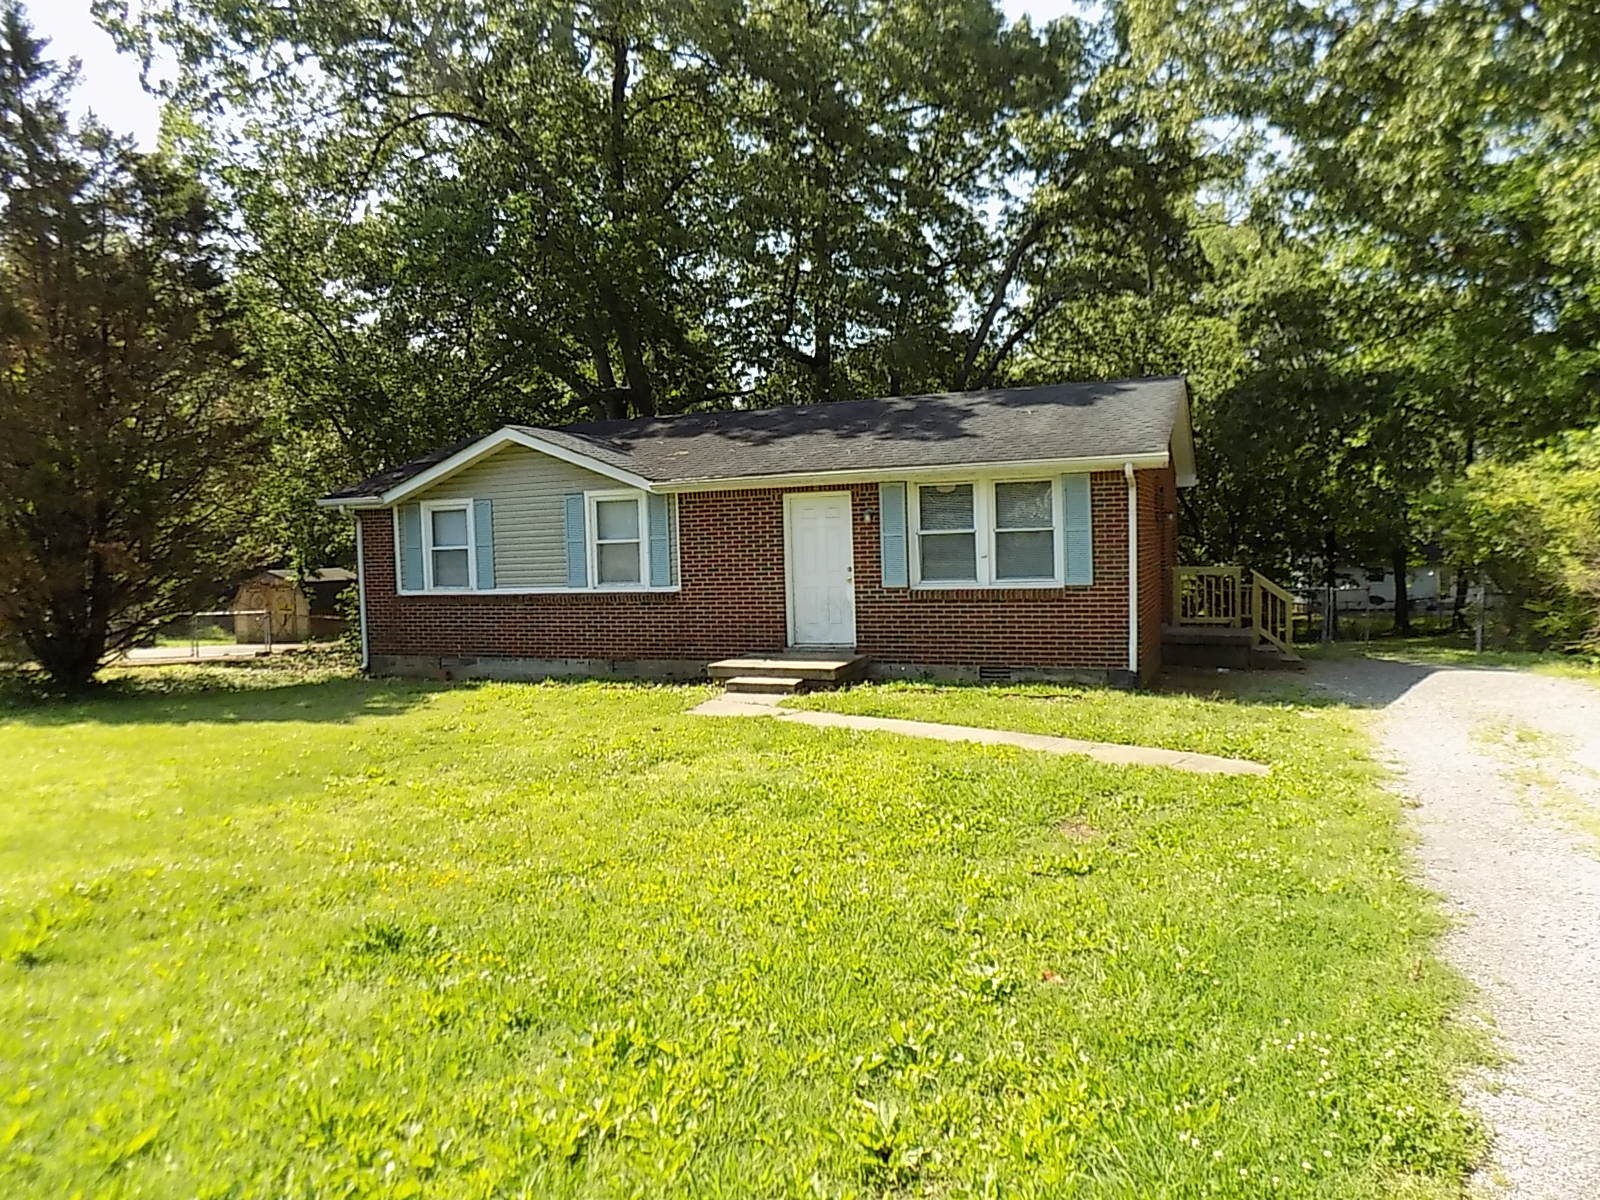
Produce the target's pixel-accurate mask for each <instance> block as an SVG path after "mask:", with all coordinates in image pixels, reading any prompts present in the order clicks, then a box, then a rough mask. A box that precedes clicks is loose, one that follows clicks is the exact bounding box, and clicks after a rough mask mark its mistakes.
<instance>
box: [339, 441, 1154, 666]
mask: <svg viewBox="0 0 1600 1200" xmlns="http://www.w3.org/2000/svg"><path fill="white" fill-rule="evenodd" d="M1136 474H1137V476H1138V496H1139V551H1140V554H1139V562H1140V571H1139V598H1140V605H1139V628H1140V638H1139V641H1140V651H1139V664H1140V665H1139V672H1138V673H1139V675H1140V676H1141V677H1142V678H1145V679H1148V678H1149V677H1150V676H1151V675H1152V674H1153V673H1154V672H1155V671H1157V670H1159V667H1160V652H1161V625H1162V622H1163V619H1164V618H1165V615H1166V610H1167V608H1168V606H1169V600H1168V597H1169V596H1170V595H1171V568H1172V566H1173V564H1174V562H1175V556H1176V515H1177V514H1176V502H1177V501H1176V497H1177V490H1176V487H1175V486H1174V482H1173V471H1172V469H1171V468H1170V467H1168V468H1163V469H1152V470H1144V471H1139V472H1137V473H1136ZM1091 487H1092V496H1093V513H1094V540H1093V545H1094V582H1093V583H1092V584H1090V585H1088V586H1086V587H1062V588H1048V589H1042V588H1032V587H1019V588H1003V587H1002V588H970V589H969V588H960V589H948V588H941V589H937V590H922V589H916V588H911V587H903V588H885V587H883V586H882V583H881V581H880V578H879V573H878V559H879V541H878V531H879V521H878V520H877V519H876V518H877V516H878V513H877V511H876V510H877V505H878V489H877V486H876V485H875V484H859V483H858V484H854V485H852V486H851V487H849V489H848V490H849V492H850V494H851V510H852V532H853V543H854V556H855V568H856V569H855V578H856V586H855V600H856V648H857V650H858V651H859V652H860V653H862V654H866V655H870V656H871V657H872V658H873V659H874V660H875V661H876V662H877V663H879V664H882V665H883V668H884V669H888V670H895V671H915V670H917V669H919V668H924V669H927V670H928V671H929V672H930V673H933V674H944V675H952V674H963V673H965V674H978V673H980V672H982V671H983V670H984V669H986V668H987V669H990V670H998V671H1010V672H1015V673H1018V674H1028V673H1030V672H1038V673H1041V674H1046V675H1049V674H1056V673H1066V674H1070V673H1083V674H1084V675H1086V676H1089V677H1100V676H1104V677H1112V678H1119V677H1121V676H1123V675H1124V674H1125V673H1126V671H1127V663H1128V574H1127V565H1128V528H1127V499H1126V496H1127V492H1126V483H1125V481H1124V478H1123V475H1122V474H1121V473H1120V472H1112V471H1102V472H1096V473H1095V474H1094V475H1093V477H1092V483H1091ZM832 490H844V489H833V488H826V487H820V488H783V489H777V488H772V489H751V490H746V489H742V490H736V491H709V492H691V493H686V494H683V495H681V496H680V497H679V500H678V540H679V545H680V550H679V572H680V576H681V579H680V583H679V587H678V590H676V591H672V592H659V593H657V592H641V593H606V592H596V593H587V594H573V595H562V594H523V595H459V596H409V595H401V594H400V593H399V591H398V588H397V587H396V564H395V545H396V539H395V533H394V514H393V512H392V511H391V510H381V511H376V512H363V513H360V514H358V518H359V520H360V522H361V529H362V539H361V541H362V547H363V563H362V567H363V572H362V573H363V578H364V584H363V587H364V591H365V597H366V601H365V603H366V614H367V637H368V653H369V655H370V656H371V659H372V661H373V662H374V664H375V665H376V666H377V667H378V669H387V670H397V671H404V672H407V673H435V672H437V673H444V674H450V673H474V672H475V670H476V669H477V668H479V667H484V668H487V670H488V671H489V672H490V673H494V668H495V667H496V666H499V667H501V668H502V669H504V668H506V667H508V666H509V665H510V664H509V663H505V662H501V663H493V662H486V661H485V662H474V661H473V660H528V661H529V662H530V664H539V665H538V667H537V668H534V670H535V672H536V673H537V672H538V671H542V670H543V669H545V668H548V667H554V666H557V665H559V664H569V665H570V667H571V669H574V670H584V669H594V670H606V669H609V668H610V667H611V666H612V665H615V667H616V669H619V670H621V671H622V672H623V673H627V667H628V665H629V664H637V665H639V666H640V667H643V668H644V669H646V670H650V669H651V668H654V669H656V670H659V671H661V672H662V673H667V674H675V673H685V672H687V671H689V670H691V669H693V668H698V667H699V666H703V664H704V663H705V662H708V661H711V660H713V659H717V658H723V657H728V656H730V655H734V654H740V653H745V652H748V651H752V650H774V649H777V648H780V647H782V646H783V645H784V644H785V642H786V640H787V636H788V631H787V607H786V606H787V590H786V581H785V578H784V514H783V497H784V495H785V494H786V493H791V492H796V491H832ZM675 668H676V669H675Z"/></svg>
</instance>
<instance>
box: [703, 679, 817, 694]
mask: <svg viewBox="0 0 1600 1200" xmlns="http://www.w3.org/2000/svg"><path fill="white" fill-rule="evenodd" d="M722 685H723V687H724V688H725V689H727V690H728V691H730V692H736V693H740V694H743V695H746V696H751V695H755V696H792V695H794V693H796V692H798V691H799V690H800V689H801V688H802V687H803V686H804V685H805V680H803V679H796V678H795V677H794V676H793V675H734V676H732V677H730V678H728V679H724V680H723V681H722Z"/></svg>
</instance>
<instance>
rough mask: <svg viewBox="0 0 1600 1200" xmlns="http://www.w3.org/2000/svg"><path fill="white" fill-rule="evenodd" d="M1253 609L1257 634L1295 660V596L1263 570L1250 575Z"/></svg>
mask: <svg viewBox="0 0 1600 1200" xmlns="http://www.w3.org/2000/svg"><path fill="white" fill-rule="evenodd" d="M1250 577H1251V579H1252V580H1253V581H1254V583H1253V586H1252V587H1251V589H1250V590H1251V592H1252V593H1253V595H1252V596H1251V601H1252V603H1251V608H1252V609H1253V610H1254V619H1255V626H1256V632H1257V633H1259V634H1260V635H1261V636H1262V637H1263V638H1265V639H1266V640H1267V641H1269V642H1271V643H1272V644H1273V645H1274V646H1276V647H1277V648H1278V652H1279V653H1280V654H1283V655H1285V656H1286V657H1289V658H1294V657H1296V656H1295V652H1294V597H1293V596H1291V595H1289V593H1288V592H1286V591H1284V590H1283V589H1282V588H1281V587H1279V586H1278V585H1277V584H1275V583H1273V582H1272V580H1270V579H1268V578H1267V577H1266V576H1265V575H1263V574H1262V573H1261V572H1260V571H1252V572H1250Z"/></svg>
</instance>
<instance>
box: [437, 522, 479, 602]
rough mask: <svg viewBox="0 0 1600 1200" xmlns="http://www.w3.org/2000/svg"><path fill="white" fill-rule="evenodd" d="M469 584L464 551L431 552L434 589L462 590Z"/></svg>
mask: <svg viewBox="0 0 1600 1200" xmlns="http://www.w3.org/2000/svg"><path fill="white" fill-rule="evenodd" d="M458 515H459V514H458ZM469 583H470V580H469V579H468V576H467V552H466V551H465V550H435V551H434V552H433V586H434V587H440V588H464V587H466V586H468V584H469Z"/></svg>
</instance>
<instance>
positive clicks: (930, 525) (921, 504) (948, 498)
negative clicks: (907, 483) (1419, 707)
mask: <svg viewBox="0 0 1600 1200" xmlns="http://www.w3.org/2000/svg"><path fill="white" fill-rule="evenodd" d="M917 505H918V513H919V517H920V520H919V522H918V524H919V526H920V527H921V528H923V529H971V528H972V485H971V484H970V483H957V484H948V483H947V484H944V485H942V486H938V487H925V488H918V489H917Z"/></svg>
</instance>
